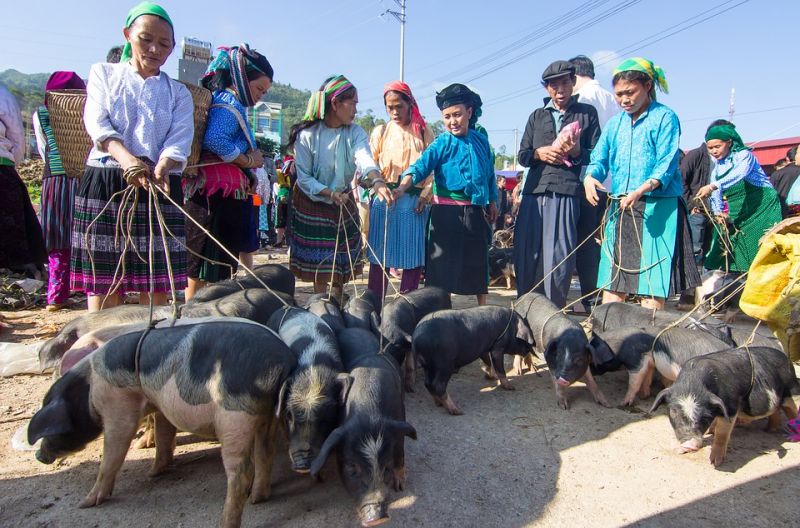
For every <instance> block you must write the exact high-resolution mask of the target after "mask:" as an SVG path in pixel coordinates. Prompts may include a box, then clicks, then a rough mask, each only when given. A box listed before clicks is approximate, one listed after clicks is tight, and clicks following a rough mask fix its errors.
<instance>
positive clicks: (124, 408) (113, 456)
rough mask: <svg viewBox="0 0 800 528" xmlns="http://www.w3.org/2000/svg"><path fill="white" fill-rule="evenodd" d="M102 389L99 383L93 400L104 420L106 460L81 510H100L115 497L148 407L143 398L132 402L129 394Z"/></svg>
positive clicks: (102, 463)
mask: <svg viewBox="0 0 800 528" xmlns="http://www.w3.org/2000/svg"><path fill="white" fill-rule="evenodd" d="M95 379H96V378H95ZM102 385H104V384H102V383H97V384H96V385H95V387H92V393H93V394H92V400H93V403H95V405H96V407H97V410H98V413H99V414H100V416H101V417H103V460H102V461H101V462H100V471H99V472H98V473H97V480H96V481H95V483H94V486H93V487H92V489H91V491H89V494H88V495H86V498H84V499H83V501H81V503H80V505H79V507H80V508H91V507H92V506H99V505H100V504H102V503H103V502H105V500H106V499H107V498H108V497H110V496H111V493H112V492H113V491H114V481H115V480H116V478H117V473H118V472H119V468H120V467H122V462H123V461H124V460H125V455H126V454H127V453H128V448H129V447H130V445H131V441H132V440H133V437H134V435H135V434H136V429H137V427H138V426H139V413H140V409H141V408H142V404H143V403H144V402H143V401H142V399H141V398H131V397H130V393H127V394H126V392H127V391H119V390H114V389H110V388H107V387H103V386H102ZM104 389H105V390H104Z"/></svg>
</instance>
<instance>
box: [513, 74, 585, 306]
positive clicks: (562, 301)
mask: <svg viewBox="0 0 800 528" xmlns="http://www.w3.org/2000/svg"><path fill="white" fill-rule="evenodd" d="M542 84H543V85H544V87H545V89H546V90H547V93H548V95H549V97H547V98H546V99H545V101H544V102H545V105H544V106H543V107H542V108H539V109H537V110H535V111H534V112H533V113H532V114H531V115H530V117H529V118H528V123H527V125H526V126H525V134H524V135H523V136H522V143H521V144H520V148H519V162H520V164H521V165H522V166H523V167H529V168H530V170H529V171H528V175H527V177H526V178H525V184H524V187H523V189H522V204H521V206H520V209H519V215H518V217H517V223H516V227H515V229H514V268H515V274H516V277H517V294H518V295H523V294H525V293H527V292H528V291H530V290H531V289H532V288H533V287H534V286H535V285H537V284H538V283H539V282H542V285H541V286H540V291H543V292H544V294H545V295H546V296H547V297H548V298H549V299H550V300H551V301H553V302H554V303H555V304H556V305H558V306H561V307H563V306H565V305H566V302H567V294H568V293H569V285H570V281H571V279H572V270H574V269H575V256H574V255H570V253H572V251H573V250H574V249H575V246H576V245H577V244H578V240H577V222H578V215H579V213H580V202H579V200H578V194H577V193H578V192H583V190H582V189H581V183H580V173H581V167H583V166H585V165H587V164H588V163H589V155H590V154H591V151H592V149H593V148H594V146H595V144H596V143H597V138H598V137H599V136H600V126H599V124H598V120H597V110H595V109H594V107H592V106H591V105H588V104H584V103H579V102H578V98H577V97H576V96H573V95H572V92H573V89H574V87H575V67H574V66H573V65H572V64H570V63H569V62H566V61H556V62H554V63H552V64H551V65H549V66H548V67H547V69H545V71H544V73H543V74H542ZM574 121H577V122H578V123H579V125H580V136H579V138H578V140H577V141H574V142H572V141H567V142H566V143H565V144H564V145H562V147H561V148H556V147H553V146H552V145H553V142H554V141H555V139H556V137H557V135H558V132H559V131H560V130H561V128H562V127H563V126H564V125H567V124H569V123H572V122H574ZM568 255H569V256H568Z"/></svg>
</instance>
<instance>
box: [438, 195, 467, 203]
mask: <svg viewBox="0 0 800 528" xmlns="http://www.w3.org/2000/svg"><path fill="white" fill-rule="evenodd" d="M433 203H435V204H436V205H472V202H471V201H469V200H453V199H452V198H445V197H444V196H436V195H434V196H433Z"/></svg>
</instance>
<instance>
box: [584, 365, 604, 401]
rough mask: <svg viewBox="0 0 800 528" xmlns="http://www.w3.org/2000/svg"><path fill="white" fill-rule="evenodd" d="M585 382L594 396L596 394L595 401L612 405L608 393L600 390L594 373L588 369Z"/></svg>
mask: <svg viewBox="0 0 800 528" xmlns="http://www.w3.org/2000/svg"><path fill="white" fill-rule="evenodd" d="M583 382H584V383H585V384H586V388H587V389H589V392H591V393H592V396H594V401H596V402H597V403H599V404H600V405H602V406H603V407H611V404H610V403H608V398H606V395H605V394H603V391H601V390H600V387H598V386H597V382H596V381H595V380H594V376H592V373H591V372H589V371H588V370H587V371H586V374H584V376H583Z"/></svg>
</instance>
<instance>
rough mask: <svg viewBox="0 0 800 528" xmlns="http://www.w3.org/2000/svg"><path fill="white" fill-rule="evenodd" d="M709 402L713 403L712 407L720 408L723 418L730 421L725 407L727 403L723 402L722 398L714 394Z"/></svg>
mask: <svg viewBox="0 0 800 528" xmlns="http://www.w3.org/2000/svg"><path fill="white" fill-rule="evenodd" d="M709 401H710V402H711V405H714V406H716V407H719V410H720V411H722V416H724V417H725V419H726V420H730V418H729V417H728V409H727V408H726V407H725V403H724V402H723V401H722V398H720V397H719V396H717V395H716V394H712V395H711V396H710V397H709Z"/></svg>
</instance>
